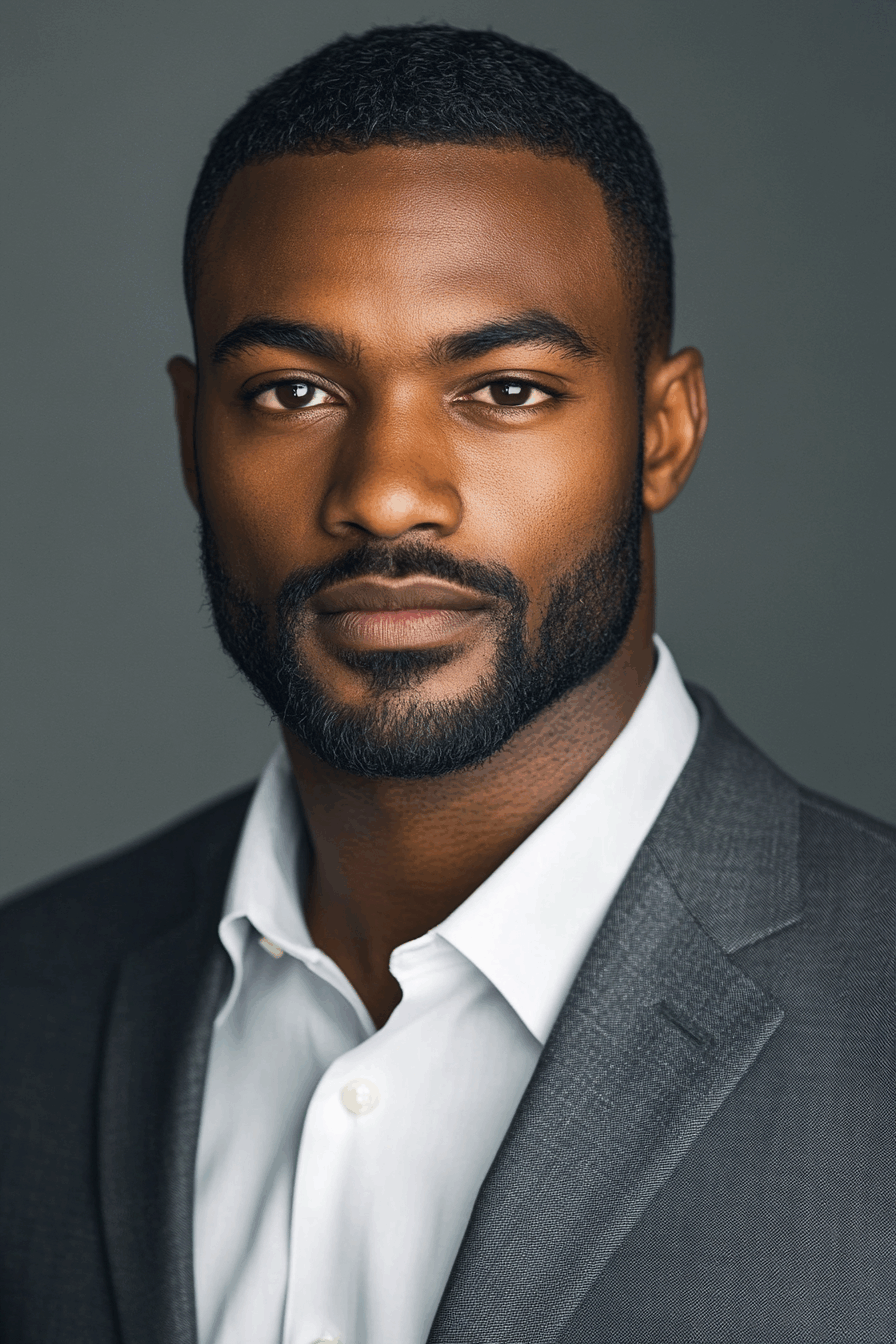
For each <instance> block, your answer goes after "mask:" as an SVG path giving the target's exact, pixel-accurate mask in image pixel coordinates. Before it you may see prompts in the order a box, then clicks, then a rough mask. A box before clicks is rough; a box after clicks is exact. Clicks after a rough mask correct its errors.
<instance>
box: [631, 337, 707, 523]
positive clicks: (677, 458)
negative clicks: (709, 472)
mask: <svg viewBox="0 0 896 1344" xmlns="http://www.w3.org/2000/svg"><path fill="white" fill-rule="evenodd" d="M706 420H707V408H706V385H705V383H704V380H703V356H702V355H701V354H700V351H699V350H695V349H693V347H691V346H689V347H687V348H686V349H684V350H679V352H678V354H676V355H672V356H671V358H669V359H665V360H662V361H661V362H657V363H655V364H653V365H652V367H651V366H648V370H647V376H646V380H645V395H644V472H643V498H644V507H645V508H646V509H648V510H649V511H650V512H651V513H659V512H660V510H661V509H665V508H666V507H667V506H668V505H669V504H671V503H672V501H673V499H675V497H676V496H677V495H678V494H679V492H680V491H681V490H682V488H683V487H684V484H685V482H686V481H687V479H688V477H689V476H690V474H691V471H692V470H693V467H694V463H695V462H696V461H697V456H698V454H699V452H700V445H701V444H702V442H703V436H704V434H705V433H706Z"/></svg>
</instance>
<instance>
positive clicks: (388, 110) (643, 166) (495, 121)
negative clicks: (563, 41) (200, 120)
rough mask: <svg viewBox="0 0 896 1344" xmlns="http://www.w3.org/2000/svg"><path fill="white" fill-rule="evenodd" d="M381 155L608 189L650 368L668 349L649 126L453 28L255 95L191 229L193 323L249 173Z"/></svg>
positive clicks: (188, 281)
mask: <svg viewBox="0 0 896 1344" xmlns="http://www.w3.org/2000/svg"><path fill="white" fill-rule="evenodd" d="M382 144H386V145H396V146H402V145H416V144H457V145H496V146H499V147H505V148H522V149H529V150H531V151H533V152H534V153H536V154H539V155H544V156H549V157H561V158H566V159H568V160H571V161H572V162H574V163H577V164H580V165H581V166H583V167H584V168H585V169H586V170H587V171H588V173H589V174H590V175H591V177H592V178H593V179H594V181H595V182H597V183H598V185H599V186H600V188H601V192H602V196H603V200H604V203H605V206H606V209H607V213H608V216H609V220H610V225H611V228H612V231H613V239H614V248H615V252H616V261H617V264H618V266H619V268H620V271H621V274H622V276H623V279H624V282H625V284H626V288H627V290H628V291H629V294H630V298H631V301H632V303H633V305H634V308H635V316H636V336H637V345H638V363H639V366H640V367H642V368H643V364H644V361H645V359H646V357H647V356H648V355H649V353H650V352H651V351H652V350H653V349H654V348H655V347H656V346H658V345H663V346H665V345H667V344H668V340H669V338H670V335H671V327H672V243H671V236H670V228H669V215H668V210H667V207H666V196H665V191H664V189H663V181H662V177H661V176H660V171H659V168H658V166H657V163H656V159H655V158H654V156H653V152H652V150H651V148H650V144H649V143H648V140H647V137H646V136H645V134H644V132H643V131H642V130H641V127H640V126H639V125H638V123H637V122H636V121H635V119H634V117H633V116H632V115H631V113H630V112H629V111H628V110H627V109H626V108H624V107H623V106H622V104H621V103H620V102H619V101H618V99H616V98H614V97H613V95H612V94H611V93H608V92H607V91H606V90H605V89H602V88H601V87H600V86H599V85H598V84H595V83H594V82H593V81H592V80H590V79H588V78H587V77H586V76H585V75H582V74H579V73H577V72H576V71H575V70H573V69H572V68H571V67H570V66H568V65H567V64H566V62H565V61H562V60H560V59H559V58H558V57H557V56H553V55H550V54H549V53H548V52H545V51H540V50H538V49H537V48H535V47H528V46H523V45H522V44H520V43H519V42H514V41H513V40H512V39H511V38H509V37H505V36H503V35H502V34H501V33H493V32H479V31H471V30H468V29H462V28H454V27H451V26H449V25H447V24H419V25H408V26H401V27H394V28H372V29H371V30H370V31H369V32H366V33H364V34H363V35H362V36H360V37H350V36H345V37H341V38H339V40H338V41H336V42H332V43H330V44H329V45H328V46H325V47H323V48H322V49H321V50H320V51H317V52H315V53H314V54H313V55H311V56H308V57H306V58H305V60H303V61H300V62H299V63H298V64H297V65H292V66H290V67H289V69H287V70H284V72H283V73H282V74H281V75H278V76H277V77H276V78H274V79H273V80H271V81H270V83H268V84H266V85H264V87H263V88H261V89H258V90H257V92H255V93H253V94H252V95H251V96H250V98H249V99H248V101H247V102H246V103H245V105H244V106H243V107H242V108H240V110H239V111H238V112H237V113H236V114H235V115H234V116H233V117H231V118H230V120H229V121H228V122H226V123H225V125H224V126H223V127H222V128H221V130H220V131H219V132H218V134H217V135H216V136H215V139H214V140H213V141H212V145H211V148H210V150H209V152H208V156H207V157H206V160H205V163H204V164H203V166H202V171H201V172H200V174H199V180H198V181H197V183H196V189H195V191H194V193H193V199H192V201H191V203H190V209H189V214H188V217H187V229H186V238H185V242H184V282H185V287H186V292H187V302H188V304H189V306H190V309H191V311H192V309H193V305H194V302H195V297H196V284H197V277H198V267H199V251H200V248H201V245H202V240H203V238H204V236H205V233H206V231H207V229H208V226H209V222H210V220H211V217H212V215H213V213H214V210H215V207H216V206H217V204H218V202H219V201H220V199H221V197H222V195H223V193H224V190H225V188H226V187H227V184H228V183H229V182H230V180H231V178H233V176H234V175H235V174H236V173H237V172H238V171H239V170H240V168H242V167H244V166H245V165H247V164H258V163H264V162H266V161H268V160H270V159H275V158H279V157H280V156H281V155H285V154H316V153H327V152H332V151H336V150H343V151H354V150H359V149H366V148H368V147H369V146H371V145H382Z"/></svg>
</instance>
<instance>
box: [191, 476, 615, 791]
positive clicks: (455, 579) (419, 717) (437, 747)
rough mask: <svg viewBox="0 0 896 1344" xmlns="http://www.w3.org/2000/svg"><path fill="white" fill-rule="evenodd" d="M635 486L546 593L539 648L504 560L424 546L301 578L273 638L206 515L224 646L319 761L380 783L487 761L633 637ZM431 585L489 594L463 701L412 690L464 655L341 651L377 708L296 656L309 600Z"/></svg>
mask: <svg viewBox="0 0 896 1344" xmlns="http://www.w3.org/2000/svg"><path fill="white" fill-rule="evenodd" d="M639 483H640V477H638V479H637V483H636V486H635V489H634V490H633V492H632V497H631V499H630V500H629V501H628V503H627V506H626V508H625V510H624V511H623V514H622V516H621V518H619V519H618V520H617V521H616V523H615V524H614V526H612V527H611V528H610V529H609V531H608V532H607V533H606V534H605V535H604V536H602V537H601V538H600V539H599V540H598V541H597V542H596V543H595V545H594V547H593V548H592V549H591V551H590V552H589V553H588V554H587V555H586V556H585V557H584V559H583V560H581V561H580V562H579V563H578V564H576V565H575V566H574V567H572V568H571V569H568V570H566V571H565V572H563V573H561V574H559V575H558V576H557V577H556V578H555V579H554V581H553V582H552V584H551V588H550V593H549V600H548V604H547V607H546V611H545V615H544V617H543V619H542V622H541V626H540V628H539V630H538V631H537V634H536V636H535V638H534V640H530V639H529V637H528V633H527V623H526V613H527V611H528V608H529V597H528V594H527V592H526V589H525V587H524V585H523V584H522V583H521V582H520V581H519V579H517V578H516V577H515V575H514V574H513V573H512V572H511V571H510V570H509V569H507V568H506V566H504V565H499V564H480V563H478V562H475V561H469V560H459V559H456V558H455V557H453V556H451V555H449V554H448V553H447V552H445V551H443V550H440V549H438V548H437V547H434V546H431V545H428V544H426V543H412V542H400V543H386V542H370V543H365V544H363V545H361V546H358V547H356V548H355V549H354V550H351V551H349V552H347V553H346V554H345V555H343V556H340V557H339V558H338V559H336V560H334V561H333V562H332V563H330V564H328V565H322V566H320V567H319V568H316V569H300V570H296V571H294V573H293V574H291V575H290V577H289V578H288V579H287V580H286V582H285V583H284V584H283V586H282V588H281V589H280V592H279V594H278V596H277V601H276V607H275V619H274V623H273V630H272V629H271V627H270V622H269V621H268V618H267V616H266V614H265V612H264V610H263V609H262V607H261V606H259V605H258V604H257V603H256V602H255V601H254V599H253V598H252V597H251V596H250V595H249V593H248V592H247V590H246V589H245V588H244V587H243V586H242V585H241V584H240V583H239V582H238V581H237V580H236V579H235V578H234V576H233V575H232V574H230V573H229V572H228V571H227V570H226V568H225V567H224V565H223V563H222V561H221V556H220V551H219V548H218V545H217V541H216V539H215V536H214V533H213V531H212V528H211V524H210V522H209V520H208V517H207V515H206V513H205V511H204V510H202V514H201V523H200V531H201V554H202V568H203V573H204V576H205V584H206V590H207V594H208V600H209V604H210V606H211V610H212V614H213V617H214V621H215V626H216V628H217V631H218V636H219V638H220V640H221V643H222V645H223V647H224V649H225V651H226V652H227V653H228V654H229V655H230V657H231V658H232V659H233V661H234V662H235V663H236V666H237V667H238V668H239V670H240V672H242V674H243V675H244V676H245V677H246V679H247V680H248V681H249V682H250V684H251V685H252V686H253V687H254V689H255V691H256V693H257V694H258V695H259V696H260V697H261V699H262V700H264V702H265V703H266V704H267V705H268V706H269V708H270V709H271V711H272V712H273V714H274V715H275V716H276V717H277V718H278V719H279V720H280V721H281V723H283V724H284V725H285V726H286V727H287V728H288V729H289V730H290V732H292V733H293V734H294V735H295V736H296V737H297V738H299V739H300V740H301V741H302V742H304V743H305V745H306V746H307V747H308V748H309V749H310V750H311V751H312V752H313V753H314V754H315V755H316V756H318V757H319V758H320V759H321V760H322V761H325V762H326V763H327V764H328V765H330V766H333V767H334V768H335V769H337V770H346V771H349V772H350V773H352V774H356V775H366V776H368V777H370V778H379V779H426V778H433V777H435V776H438V775H446V774H450V773H452V772H454V771H458V770H465V769H469V768H471V767H473V766H476V765H479V764H481V763H482V762H483V761H485V760H487V759H488V758H489V757H490V756H493V755H494V754H495V752H497V751H499V750H500V748H501V747H503V746H504V744H505V743H506V742H508V741H509V739H510V738H511V737H512V736H513V735H514V734H515V733H517V732H519V730H520V729H521V728H523V727H525V725H526V724H528V723H530V722H531V721H532V720H533V719H534V718H536V716H537V715H539V714H541V713H543V711H544V710H546V709H547V708H548V707H549V706H550V705H553V704H555V703H556V702H557V701H558V700H559V699H561V697H562V696H564V695H565V694H566V693H567V692H568V691H570V690H572V689H573V688H574V687H576V686H580V685H582V683H584V682H585V681H587V680H589V679H590V678H591V677H593V676H595V675H596V674H597V673H598V672H600V671H601V669H602V668H604V667H605V666H606V665H607V663H609V662H610V660H611V659H612V658H613V657H614V655H615V654H616V653H617V652H618V650H619V648H620V646H621V644H622V642H623V640H624V639H625V636H626V634H627V633H628V629H629V626H630V624H631V621H632V617H633V615H634V612H635V608H636V606H637V603H638V597H639V593H640V587H641V564H640V541H641V517H642V505H641V495H640V490H639V489H638V488H637V486H638V484H639ZM410 576H414V577H427V578H435V579H445V580H447V581H449V582H452V583H457V584H461V585H462V586H463V587H466V588H472V589H475V590H477V591H479V592H481V593H483V594H485V595H486V596H488V597H489V598H491V599H493V615H492V619H493V622H494V628H495V651H494V658H493V660H492V664H491V668H490V670H489V672H488V673H487V674H484V675H483V676H482V677H481V678H480V679H479V681H478V682H477V684H476V685H475V686H474V687H473V688H472V689H471V690H469V691H468V692H467V693H466V694H464V695H461V696H458V697H456V698H454V699H449V700H445V699H442V700H433V701H428V700H426V699H425V698H423V697H422V695H421V696H420V697H419V698H418V697H416V696H412V695H409V694H408V692H409V691H411V690H412V689H413V688H415V687H419V686H421V684H422V683H423V682H424V681H425V679H426V677H427V676H428V675H429V674H430V673H431V672H433V671H434V670H435V669H437V668H439V667H444V666H446V665H447V664H448V663H450V662H451V661H452V660H453V659H454V658H455V657H456V656H457V655H458V650H457V648H456V647H451V646H447V647H441V648H436V649H409V650H385V651H380V650H376V651H364V652H358V651H352V650H342V651H340V653H339V655H338V657H339V659H340V661H341V662H342V664H343V666H346V667H349V668H351V669H353V670H354V671H356V672H358V673H359V674H360V675H361V676H363V677H364V678H365V680H366V682H367V688H368V691H369V693H370V703H369V704H368V705H365V706H364V707H361V708H356V707H351V708H346V707H345V706H344V705H340V704H338V703H335V702H334V701H333V699H332V698H331V697H330V695H329V694H328V691H327V687H326V686H325V685H323V684H322V683H321V682H320V681H319V680H318V679H317V678H316V677H315V676H314V674H313V673H312V671H311V670H310V668H309V666H308V664H307V662H306V660H304V659H303V657H302V655H301V652H300V644H301V634H302V630H303V627H304V626H305V625H306V624H307V622H308V620H309V610H308V606H307V604H308V601H309V599H310V598H312V597H313V596H314V594H315V593H317V592H318V591H319V590H320V589H321V588H325V587H327V586H328V585H330V584H333V583H337V582H340V581H342V580H345V579H351V578H360V577H377V578H380V577H385V578H394V579H398V578H405V577H410Z"/></svg>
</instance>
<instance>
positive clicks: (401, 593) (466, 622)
mask: <svg viewBox="0 0 896 1344" xmlns="http://www.w3.org/2000/svg"><path fill="white" fill-rule="evenodd" d="M491 606H493V602H492V601H491V600H490V599H488V598H486V597H484V596H483V594H482V593H474V592H473V591H472V590H471V589H469V588H461V587H459V586H458V585H457V584H453V583H445V582H444V581H441V580H438V579H419V578H418V579H351V580H348V581H346V582H345V583H340V584H334V585H333V586H332V587H330V588H327V589H326V590H324V591H322V592H320V593H318V594H317V595H316V596H315V598H313V599H312V602H311V607H312V609H313V610H314V611H316V613H317V616H318V622H319V624H318V629H319V631H320V633H321V634H323V635H324V636H325V638H327V639H328V640H330V641H332V642H334V643H336V644H337V645H339V646H340V647H342V648H350V649H356V650H375V649H427V648H437V647H438V646H439V645H442V644H447V643H450V642H451V641H452V640H456V639H458V638H459V637H460V636H462V635H463V634H464V633H465V632H466V631H468V630H469V629H470V627H471V626H472V625H474V624H476V623H477V622H478V621H479V620H480V619H481V618H482V616H483V614H484V612H485V611H486V609H487V608H489V607H491Z"/></svg>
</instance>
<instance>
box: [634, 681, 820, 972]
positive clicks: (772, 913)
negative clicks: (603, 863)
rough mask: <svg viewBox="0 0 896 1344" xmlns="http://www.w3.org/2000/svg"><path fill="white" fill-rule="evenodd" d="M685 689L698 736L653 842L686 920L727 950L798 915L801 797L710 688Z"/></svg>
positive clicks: (744, 944) (754, 939) (774, 930)
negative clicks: (690, 919)
mask: <svg viewBox="0 0 896 1344" xmlns="http://www.w3.org/2000/svg"><path fill="white" fill-rule="evenodd" d="M688 689H689V691H690V693H691V695H692V697H693V699H694V700H695V701H696V703H697V707H698V708H699V710H700V732H699V734H698V736H697V741H696V744H695V746H694V750H693V752H692V754H691V758H690V760H689V761H688V763H687V765H686V766H685V768H684V770H683V771H682V774H681V777H680V779H679V781H678V783H677V784H676V786H675V788H674V789H673V790H672V793H671V794H670V796H669V798H668V801H667V803H666V806H665V807H664V808H663V811H662V812H661V813H660V816H659V818H658V820H657V823H656V825H655V826H654V828H653V831H652V832H651V834H650V843H651V845H652V847H653V849H654V851H655V852H656V854H657V855H658V857H659V858H660V860H661V862H662V864H663V867H664V868H665V870H666V873H667V874H668V876H669V879H670V881H671V882H672V883H673V885H674V887H675V889H676V890H677V892H678V894H679V896H680V897H681V899H682V901H683V902H684V903H685V905H686V906H687V908H688V909H689V910H690V912H691V914H692V915H693V916H694V918H695V919H696V920H697V922H698V923H699V924H700V925H701V927H702V928H704V929H705V930H706V931H707V932H708V933H709V935H710V936H711V937H712V938H713V939H714V940H715V941H716V942H717V943H718V944H719V946H720V947H722V948H723V949H724V950H725V951H726V952H729V953H731V952H736V951H737V950H738V949H740V948H742V947H747V946H749V945H750V944H751V943H755V942H758V941H759V940H760V939H762V938H767V937H769V935H770V934H773V933H777V932H778V931H779V930H780V929H783V928H786V927H787V926H788V925H790V924H794V923H796V921H797V920H798V919H799V918H800V914H801V912H802V906H803V898H802V893H801V891H800V886H799V873H798V863H797V849H798V844H799V795H798V793H797V789H796V786H795V785H794V783H793V781H792V780H791V779H789V778H788V777H787V776H786V775H785V774H783V773H782V771H780V770H779V769H778V768H777V766H775V765H773V764H772V762H771V761H770V760H769V759H768V757H766V756H763V755H762V753H761V752H759V751H757V750H756V748H755V747H754V746H753V744H752V743H751V742H750V741H748V739H747V738H745V737H744V736H743V734H742V733H740V732H739V731H738V730H737V728H735V727H734V725H733V724H732V723H730V722H729V720H728V719H727V718H726V717H725V715H724V714H723V713H722V711H721V709H720V708H719V706H718V704H717V703H716V701H715V700H714V699H713V697H712V696H711V695H710V694H709V693H708V692H707V691H704V690H703V689H702V688H701V687H699V686H689V687H688Z"/></svg>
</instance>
